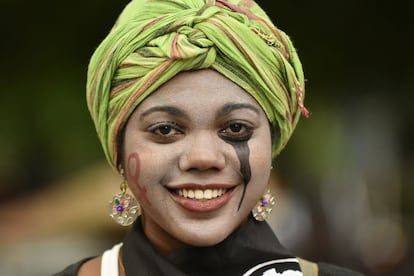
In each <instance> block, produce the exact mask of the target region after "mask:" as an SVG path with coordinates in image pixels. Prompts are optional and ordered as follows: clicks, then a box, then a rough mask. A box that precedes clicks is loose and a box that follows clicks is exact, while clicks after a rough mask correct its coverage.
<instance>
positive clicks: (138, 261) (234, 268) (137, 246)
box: [122, 218, 300, 276]
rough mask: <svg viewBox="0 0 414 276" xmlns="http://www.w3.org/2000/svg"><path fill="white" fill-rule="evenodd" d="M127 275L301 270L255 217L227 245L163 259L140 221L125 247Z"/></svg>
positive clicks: (198, 275) (194, 249)
mask: <svg viewBox="0 0 414 276" xmlns="http://www.w3.org/2000/svg"><path fill="white" fill-rule="evenodd" d="M122 253H123V255H122V256H123V263H124V266H125V271H126V275H127V276H130V275H131V276H138V275H148V276H157V275H160V276H161V275H173V276H184V275H191V276H204V275H214V276H221V275H223V276H224V275H226V276H228V275H231V276H232V275H245V273H246V272H247V271H249V270H254V269H253V268H254V267H259V268H258V270H255V272H252V273H251V274H246V275H263V273H264V272H265V271H268V270H274V271H275V272H278V273H282V272H283V271H286V270H293V271H300V268H299V264H298V262H297V259H296V258H295V257H293V256H292V255H291V254H289V253H288V252H287V251H286V249H285V248H284V247H283V246H282V245H281V244H280V242H279V241H278V239H277V238H276V236H275V235H274V233H273V231H272V230H271V228H270V227H269V225H268V224H267V223H266V222H258V221H255V220H254V219H253V218H250V219H249V221H248V222H247V223H246V224H245V225H243V226H241V227H240V228H239V229H238V230H237V231H235V232H234V233H232V234H231V235H230V236H229V237H227V238H226V239H225V240H224V241H223V242H221V243H219V244H217V245H215V246H210V247H186V248H182V249H178V250H175V251H174V252H172V253H171V254H169V255H168V256H163V255H161V254H159V253H158V252H157V250H156V249H155V248H154V247H153V246H152V245H151V243H150V242H149V241H148V239H147V238H146V236H145V234H144V232H143V230H142V226H141V219H140V218H139V219H137V221H136V222H135V224H134V226H133V228H132V230H131V231H130V233H129V234H128V235H127V236H126V238H125V240H124V246H123V247H122Z"/></svg>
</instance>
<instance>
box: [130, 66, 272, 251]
mask: <svg viewBox="0 0 414 276" xmlns="http://www.w3.org/2000/svg"><path fill="white" fill-rule="evenodd" d="M124 137H125V138H124V152H123V156H124V159H123V165H124V168H125V171H126V177H127V181H128V184H129V187H130V190H131V191H132V193H133V194H134V196H135V197H136V198H137V199H138V200H139V201H140V204H141V207H142V213H143V228H144V231H145V233H146V235H147V237H148V238H149V240H150V241H151V242H152V243H153V244H154V246H155V247H156V248H157V249H158V250H159V251H160V252H161V253H164V254H167V253H169V252H170V251H171V250H173V249H176V248H179V247H182V246H186V245H192V246H210V245H214V244H217V243H219V242H221V241H222V240H223V239H225V238H226V237H227V236H228V235H229V234H231V233H232V232H233V231H234V230H235V229H236V228H237V227H239V226H240V224H242V223H243V222H245V221H246V219H247V217H248V215H249V213H250V211H251V209H252V208H253V206H254V205H255V204H256V203H257V201H258V200H259V198H260V197H261V195H262V194H263V192H264V189H265V188H266V186H267V183H268V179H269V175H270V167H271V161H272V160H271V137H270V128H269V123H268V121H267V118H266V116H265V114H264V112H263V110H262V109H261V108H260V106H259V105H258V104H257V102H256V101H255V100H254V99H253V98H252V97H251V96H250V95H249V94H247V93H246V92H245V91H244V90H243V89H241V88H240V87H239V86H237V85H236V84H234V83H233V82H231V81H229V80H228V79H226V78H225V77H223V76H222V75H220V74H219V73H217V72H215V71H213V70H210V69H207V70H200V71H192V72H185V73H184V72H183V73H180V74H178V75H177V76H175V77H174V78H173V79H171V80H170V81H168V82H167V83H165V84H164V85H163V86H162V87H160V88H159V89H158V90H157V91H156V92H155V93H153V94H151V95H150V96H149V97H148V98H147V99H145V100H144V101H143V102H142V103H141V104H140V105H139V106H138V107H137V109H136V110H135V111H134V113H133V114H132V115H131V117H130V119H129V121H128V123H127V125H126V129H125V136H124ZM180 188H181V189H183V188H186V189H187V190H193V191H195V190H205V189H212V190H214V189H216V190H217V189H219V188H223V189H224V188H225V189H227V190H226V191H227V192H226V193H225V194H224V195H222V196H221V197H217V198H215V199H213V200H206V199H203V200H195V199H186V198H184V197H182V196H179V195H178V189H180Z"/></svg>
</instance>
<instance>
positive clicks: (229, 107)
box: [217, 103, 260, 116]
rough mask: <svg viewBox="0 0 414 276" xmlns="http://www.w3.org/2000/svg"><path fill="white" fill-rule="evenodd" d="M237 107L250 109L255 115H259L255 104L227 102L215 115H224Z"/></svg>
mask: <svg viewBox="0 0 414 276" xmlns="http://www.w3.org/2000/svg"><path fill="white" fill-rule="evenodd" d="M238 109H250V110H252V111H254V112H255V113H256V114H257V115H260V111H259V109H258V108H257V107H256V106H254V105H252V104H249V103H227V104H225V105H224V106H223V107H222V108H221V109H220V110H219V111H218V112H217V115H218V116H226V115H228V114H230V113H231V112H233V111H234V110H238Z"/></svg>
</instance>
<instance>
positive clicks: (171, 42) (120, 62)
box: [87, 0, 307, 169]
mask: <svg viewBox="0 0 414 276" xmlns="http://www.w3.org/2000/svg"><path fill="white" fill-rule="evenodd" d="M205 68H211V69H213V70H215V71H217V72H219V73H220V74H222V75H223V76H224V77H226V78H228V79H229V80H231V81H233V82H234V83H236V84H237V85H239V86H240V87H241V88H243V89H244V90H245V91H246V92H247V93H249V94H250V95H251V96H252V97H253V98H254V99H255V100H256V101H257V102H258V104H259V105H260V106H261V107H262V109H263V110H264V112H265V114H266V116H267V118H268V120H269V122H270V124H271V125H272V126H273V127H274V129H277V130H278V137H276V138H275V141H274V143H273V149H272V155H273V157H275V156H276V155H277V154H278V153H279V152H280V151H281V150H282V149H283V147H284V146H285V145H286V143H287V141H288V140H289V138H290V136H291V134H292V132H293V130H294V128H295V126H296V124H297V122H298V119H299V117H300V115H301V113H304V115H307V111H306V109H305V108H304V106H303V98H304V77H303V71H302V65H301V63H300V61H299V58H298V55H297V52H296V50H295V48H294V46H293V45H292V42H291V40H290V38H289V37H288V36H287V35H286V34H285V33H284V32H283V31H281V30H279V29H278V28H277V27H275V26H274V25H273V23H272V22H271V20H270V19H269V17H268V16H267V15H266V13H265V12H264V11H263V10H262V9H261V8H260V7H259V6H258V5H257V4H256V3H255V2H254V1H252V0H132V1H131V2H130V3H129V4H128V5H127V6H126V7H125V9H124V10H123V11H122V13H121V14H120V16H119V17H118V19H117V21H116V22H115V25H114V26H113V27H112V29H111V31H110V32H109V34H108V35H107V36H106V38H105V39H104V40H103V41H102V43H101V44H100V45H99V46H98V48H97V49H96V50H95V52H94V54H93V55H92V57H91V60H90V63H89V67H88V78H87V104H88V108H89V111H90V113H91V116H92V119H93V121H94V124H95V127H96V130H97V134H98V137H99V139H100V141H101V143H102V147H103V150H104V153H105V156H106V158H107V160H108V161H109V163H110V165H111V166H112V167H113V168H115V169H116V168H117V165H118V163H119V161H120V160H118V151H119V145H118V142H119V141H118V137H119V135H120V133H121V132H122V130H123V128H124V127H125V124H126V123H127V121H128V118H129V116H130V115H131V114H132V112H133V111H134V109H135V108H136V107H137V106H138V105H139V104H140V103H141V102H142V101H143V100H144V99H145V98H146V97H147V96H149V95H150V94H151V93H153V92H154V91H156V90H157V88H159V87H160V86H161V85H162V84H164V83H166V82H167V81H168V80H170V79H171V78H173V77H174V76H175V75H177V74H178V73H180V72H181V71H188V70H199V69H205ZM194 93H197V92H194Z"/></svg>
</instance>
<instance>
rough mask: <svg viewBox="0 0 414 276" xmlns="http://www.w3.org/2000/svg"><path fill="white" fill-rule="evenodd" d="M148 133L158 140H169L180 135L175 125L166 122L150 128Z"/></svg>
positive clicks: (180, 132)
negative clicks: (158, 138)
mask: <svg viewBox="0 0 414 276" xmlns="http://www.w3.org/2000/svg"><path fill="white" fill-rule="evenodd" d="M148 131H149V132H150V133H152V134H154V135H156V136H158V137H160V138H170V137H174V136H177V135H180V134H182V131H180V129H179V128H178V126H177V124H176V123H172V122H166V123H158V124H154V125H152V126H150V127H149V128H148Z"/></svg>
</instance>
